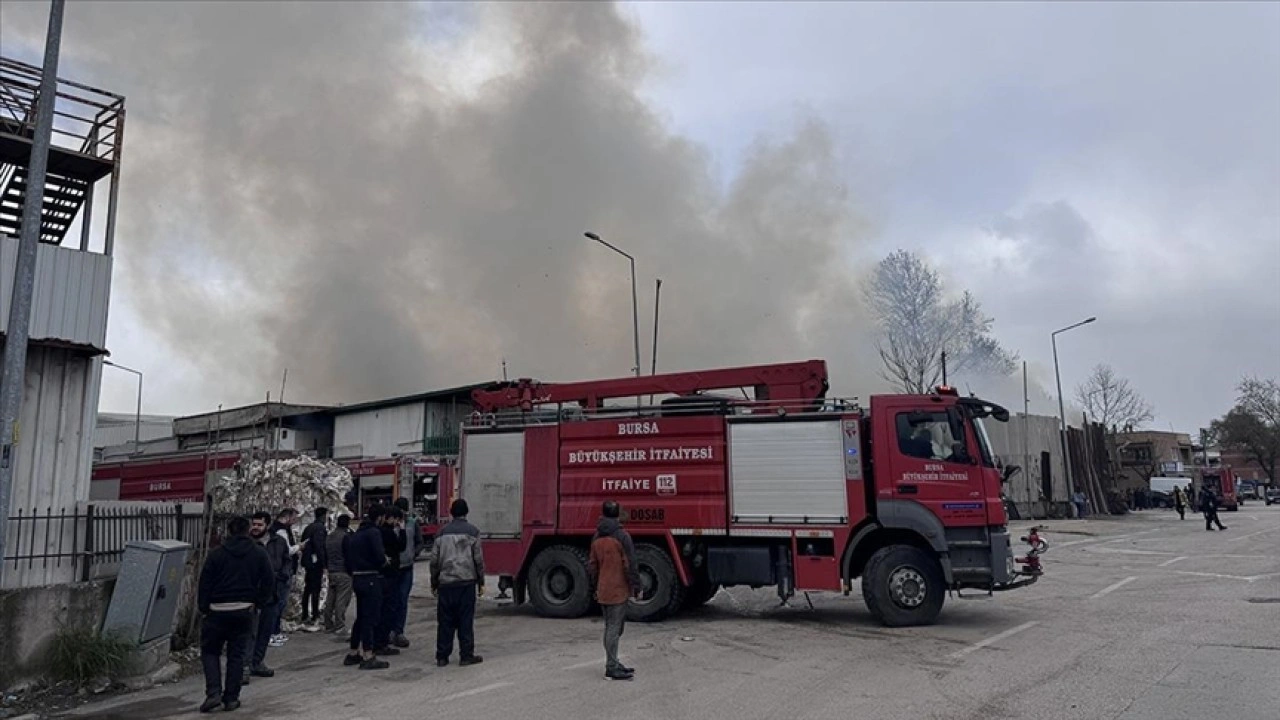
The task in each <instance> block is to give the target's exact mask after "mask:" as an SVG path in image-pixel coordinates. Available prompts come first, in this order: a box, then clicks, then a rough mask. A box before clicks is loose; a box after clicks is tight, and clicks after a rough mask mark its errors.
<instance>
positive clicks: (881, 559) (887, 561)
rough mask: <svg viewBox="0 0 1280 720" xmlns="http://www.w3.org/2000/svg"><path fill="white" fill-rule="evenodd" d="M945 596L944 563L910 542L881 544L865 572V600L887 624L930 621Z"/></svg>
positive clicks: (863, 576) (874, 613) (863, 594)
mask: <svg viewBox="0 0 1280 720" xmlns="http://www.w3.org/2000/svg"><path fill="white" fill-rule="evenodd" d="M945 596H946V588H945V587H944V580H943V575H942V565H941V564H939V563H938V560H937V558H934V557H933V556H931V555H929V553H927V552H925V551H924V550H921V549H920V548H917V547H912V546H911V545H890V546H888V547H883V548H880V549H879V550H877V551H876V552H875V554H874V555H872V556H871V559H870V560H869V561H867V567H866V570H864V571H863V573H862V598H863V601H864V602H866V603H867V609H868V610H870V611H871V614H872V615H873V616H875V618H876V619H877V620H879V621H880V622H881V623H882V624H884V625H886V626H888V627H908V626H912V625H929V624H931V623H932V622H933V621H934V620H936V619H937V618H938V614H939V613H940V612H942V601H943V599H944V598H945Z"/></svg>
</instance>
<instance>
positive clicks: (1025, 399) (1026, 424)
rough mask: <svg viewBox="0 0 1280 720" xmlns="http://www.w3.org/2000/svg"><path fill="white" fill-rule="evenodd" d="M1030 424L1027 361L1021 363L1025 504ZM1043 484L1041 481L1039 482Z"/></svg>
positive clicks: (1029, 470) (1029, 453)
mask: <svg viewBox="0 0 1280 720" xmlns="http://www.w3.org/2000/svg"><path fill="white" fill-rule="evenodd" d="M1030 423H1031V397H1030V395H1029V394H1028V393H1027V361H1026V360H1023V361H1022V477H1023V479H1024V481H1025V482H1026V483H1027V502H1032V500H1031V445H1030V442H1031V441H1030V439H1029V435H1028V433H1030V431H1031V430H1030ZM1041 484H1043V480H1042V481H1041Z"/></svg>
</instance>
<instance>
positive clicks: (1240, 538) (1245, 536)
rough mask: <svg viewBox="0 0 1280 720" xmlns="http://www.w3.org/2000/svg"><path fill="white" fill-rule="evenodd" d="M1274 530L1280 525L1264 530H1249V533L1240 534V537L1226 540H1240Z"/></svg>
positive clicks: (1232, 541)
mask: <svg viewBox="0 0 1280 720" xmlns="http://www.w3.org/2000/svg"><path fill="white" fill-rule="evenodd" d="M1276 530H1280V527H1273V528H1267V529H1266V530H1259V531H1258V532H1251V533H1249V534H1248V535H1241V536H1240V537H1233V538H1231V539H1230V540H1228V541H1227V542H1229V543H1234V542H1240V541H1241V540H1248V539H1249V538H1251V537H1254V536H1256V535H1262V534H1264V533H1269V532H1275V531H1276Z"/></svg>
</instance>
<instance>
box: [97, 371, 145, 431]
mask: <svg viewBox="0 0 1280 720" xmlns="http://www.w3.org/2000/svg"><path fill="white" fill-rule="evenodd" d="M102 364H103V365H110V366H111V367H113V368H116V369H117V370H123V371H125V372H128V373H133V374H134V375H137V376H138V405H137V409H136V411H135V413H134V416H133V451H134V452H139V451H140V450H141V449H142V371H141V370H134V369H133V368H131V367H125V366H124V365H121V364H119V363H114V362H111V361H110V360H103V361H102Z"/></svg>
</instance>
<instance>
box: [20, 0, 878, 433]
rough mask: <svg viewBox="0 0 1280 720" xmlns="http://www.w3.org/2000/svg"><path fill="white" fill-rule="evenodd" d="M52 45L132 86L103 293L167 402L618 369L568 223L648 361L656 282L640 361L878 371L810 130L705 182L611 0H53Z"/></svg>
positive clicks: (95, 74)
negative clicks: (132, 330) (634, 319)
mask: <svg viewBox="0 0 1280 720" xmlns="http://www.w3.org/2000/svg"><path fill="white" fill-rule="evenodd" d="M43 20H44V7H43V6H40V5H19V6H10V5H6V9H5V21H6V22H5V28H6V38H14V40H12V42H20V43H28V44H26V45H19V47H21V48H24V49H26V51H27V54H30V53H31V52H32V48H38V47H39V45H38V43H35V44H30V41H31V40H32V39H33V38H38V37H40V32H41V24H42V23H43ZM8 44H9V43H8V42H6V45H8ZM6 52H8V49H6ZM64 52H65V53H66V58H65V62H64V63H63V72H62V74H63V75H64V76H69V77H75V78H77V79H82V80H84V81H86V82H89V83H92V84H95V85H99V86H102V87H106V88H110V89H112V90H114V91H117V92H121V93H123V94H125V95H126V96H127V98H128V101H127V102H128V109H129V116H128V127H127V130H126V132H127V136H126V146H125V160H124V162H125V170H124V180H123V185H122V190H121V211H120V212H121V214H120V225H119V229H118V232H117V248H118V251H117V254H118V257H119V263H120V264H119V265H118V271H117V277H116V283H115V293H116V295H117V297H125V298H127V303H128V306H129V308H131V310H132V312H133V313H135V314H136V316H137V317H138V319H139V320H140V323H141V324H142V325H143V326H144V327H145V330H143V331H139V332H138V335H137V336H135V338H133V339H132V340H133V342H132V343H130V344H131V345H132V347H130V348H129V349H131V350H132V351H134V352H144V347H139V345H145V343H147V338H150V339H151V340H150V341H151V342H153V343H155V344H157V345H159V346H158V347H153V348H147V349H145V352H147V353H148V354H154V356H156V357H157V358H172V360H171V361H169V362H165V361H160V360H156V361H153V362H152V364H151V365H150V367H149V369H150V372H151V373H152V376H153V377H154V378H155V379H156V380H157V381H158V382H159V387H162V388H166V391H167V392H169V393H171V395H172V396H177V395H179V393H178V392H176V387H177V383H176V382H175V381H174V380H175V379H176V378H179V377H180V378H181V379H182V382H186V383H189V388H190V389H189V393H188V394H187V396H186V397H185V398H184V397H180V396H179V397H172V399H173V400H174V401H175V402H173V403H171V404H170V405H169V406H170V407H172V406H177V407H178V408H180V409H200V408H190V407H189V398H191V397H198V398H199V399H200V400H201V401H203V402H204V403H205V407H207V406H208V404H210V403H211V401H215V400H216V401H217V402H227V403H233V402H245V401H251V400H255V399H258V398H260V397H262V395H263V393H264V392H265V391H267V390H272V392H273V394H276V393H277V392H278V390H276V389H275V388H277V387H278V386H279V384H280V377H281V373H282V370H283V369H284V368H288V370H289V376H288V377H289V386H288V387H289V389H288V392H287V393H286V396H287V398H291V399H294V400H307V401H319V402H350V401H358V400H365V399H372V398H378V397H386V396H390V395H395V394H401V393H411V392H418V391H422V390H425V389H429V388H433V387H441V386H446V385H452V384H456V383H464V382H472V381H483V380H488V379H493V378H495V377H497V376H499V375H500V373H501V362H502V361H503V359H505V360H506V362H507V364H508V366H509V367H510V371H511V373H512V374H513V375H518V376H534V377H542V378H545V379H566V380H568V379H581V378H583V377H592V376H617V375H626V374H628V373H629V372H630V368H631V367H632V364H633V362H632V353H633V350H632V328H631V289H630V280H629V274H628V267H627V263H626V261H625V260H624V259H623V258H621V257H620V256H617V255H614V254H613V253H611V252H610V251H609V250H607V249H606V248H604V247H601V246H599V245H596V244H594V243H592V242H590V241H589V240H587V239H585V238H584V237H583V232H584V231H585V230H592V231H595V232H597V233H599V234H600V235H602V236H603V237H604V238H605V239H606V240H609V241H610V242H612V243H614V244H616V245H618V246H620V247H622V248H624V249H626V250H627V251H628V252H630V253H631V254H633V255H634V256H635V257H636V258H637V271H638V275H639V283H640V285H641V287H640V301H641V308H640V314H641V316H642V323H641V325H642V328H641V334H642V338H641V345H642V348H643V353H642V355H643V359H642V363H641V364H642V366H643V367H644V368H645V369H646V370H647V369H648V367H649V364H650V344H651V334H650V333H651V328H652V320H651V318H652V312H653V310H652V307H653V306H652V302H653V280H654V278H655V277H661V278H662V280H663V288H662V291H663V294H662V320H661V338H660V354H659V367H660V368H663V369H671V370H675V369H694V368H699V367H707V366H718V365H724V364H746V363H752V362H771V361H785V360H800V359H806V358H809V357H813V356H822V357H827V358H828V359H830V360H831V361H832V367H833V371H834V372H836V373H837V377H838V379H840V380H841V381H842V383H843V384H844V385H845V386H846V387H849V388H853V387H855V386H859V385H862V386H864V387H865V384H864V383H863V381H864V380H865V381H867V382H871V381H873V379H874V377H875V372H874V367H873V366H871V365H870V364H869V363H870V357H871V355H870V354H868V351H867V348H868V347H869V344H868V343H867V342H866V337H865V336H866V327H867V325H866V323H865V322H863V321H861V320H860V317H861V314H862V310H861V309H860V307H859V303H858V302H857V292H856V289H855V284H856V281H855V275H856V272H857V270H856V268H853V267H851V266H850V264H849V263H847V262H846V252H847V249H848V248H849V247H851V246H856V245H857V244H858V243H859V242H860V241H861V239H862V237H864V234H865V229H864V226H863V225H862V223H861V222H860V221H859V211H858V199H857V198H856V197H853V196H852V195H851V194H850V192H849V191H848V190H847V188H846V186H845V183H844V182H843V181H842V176H841V170H840V167H839V164H838V161H837V152H836V147H835V140H834V139H833V137H832V136H831V134H830V132H829V130H828V128H827V127H826V126H825V125H824V124H823V123H821V122H820V121H818V120H817V119H811V118H810V119H805V120H803V121H801V122H798V123H796V124H795V125H793V126H792V127H789V128H787V129H786V131H785V132H782V133H778V134H774V135H769V136H762V137H761V138H759V139H758V141H757V142H755V143H754V144H753V145H752V147H751V148H750V149H749V150H747V151H746V153H745V156H744V160H743V162H742V164H741V166H740V168H739V169H738V171H737V172H736V173H735V174H734V176H733V177H732V179H731V180H730V181H729V182H728V183H727V184H726V183H722V182H721V179H720V178H718V177H716V176H715V174H714V173H713V172H712V165H711V163H709V162H708V159H707V157H706V154H705V152H704V151H703V149H702V148H701V147H699V146H698V145H696V144H693V143H690V142H689V141H687V140H685V139H683V138H681V137H679V136H678V135H676V134H673V133H672V132H671V131H670V130H669V129H668V128H667V127H666V125H665V124H664V122H663V120H662V118H661V117H660V114H659V113H658V112H657V111H655V110H654V109H653V108H651V107H650V106H649V105H648V104H647V103H646V102H645V101H644V100H643V99H642V97H641V96H640V94H639V89H640V87H641V85H642V83H643V81H644V80H645V78H646V76H647V74H648V73H649V72H650V65H651V58H650V57H649V56H648V55H647V54H646V51H645V50H644V47H643V44H642V38H641V35H640V33H639V30H638V28H637V27H636V25H635V24H634V23H633V22H632V21H629V20H628V19H626V18H624V16H623V15H622V14H621V13H620V12H619V10H618V9H617V8H615V7H613V6H610V5H606V4H595V3H560V4H527V5H521V4H515V3H504V4H499V5H485V6H445V7H436V6H414V5H410V4H407V3H387V4H371V3H354V4H343V3H313V4H285V3H228V4H199V3H186V2H184V3H139V4H128V3H91V4H73V5H72V6H71V7H70V8H69V9H68V16H67V26H66V36H65V40H64ZM468 61H473V62H475V63H476V64H477V65H480V66H481V67H463V66H462V64H463V63H466V62H468ZM113 337H118V336H113ZM126 347H127V346H126ZM124 352H125V349H124V348H123V347H122V348H117V349H115V353H116V357H117V358H118V359H120V361H121V362H124V360H123V357H124ZM858 358H865V359H866V362H860V361H856V359H858ZM166 375H172V376H173V377H172V378H169V379H166V377H165V376H166ZM162 392H163V391H162ZM161 404H162V402H161V401H155V400H153V401H152V402H151V403H149V407H150V406H152V405H161Z"/></svg>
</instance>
